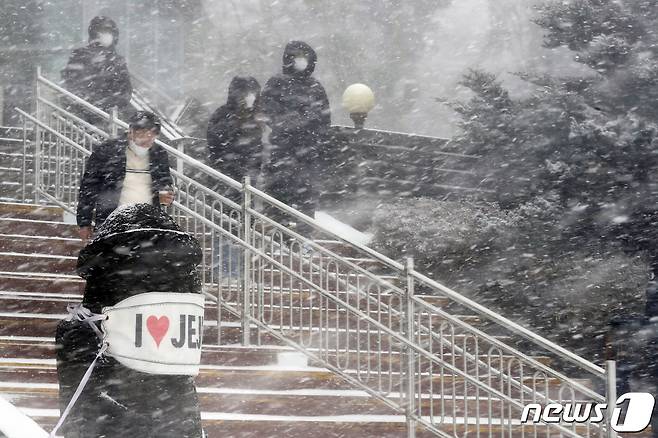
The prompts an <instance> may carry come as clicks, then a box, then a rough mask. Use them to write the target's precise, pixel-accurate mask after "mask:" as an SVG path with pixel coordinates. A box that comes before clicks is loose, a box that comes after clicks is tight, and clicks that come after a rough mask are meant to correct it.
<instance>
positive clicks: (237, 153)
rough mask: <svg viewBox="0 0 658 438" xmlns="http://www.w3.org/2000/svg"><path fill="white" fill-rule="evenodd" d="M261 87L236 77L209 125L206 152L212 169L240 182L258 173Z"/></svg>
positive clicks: (253, 81) (254, 82) (253, 80)
mask: <svg viewBox="0 0 658 438" xmlns="http://www.w3.org/2000/svg"><path fill="white" fill-rule="evenodd" d="M259 105H260V85H259V84H258V81H257V80H256V79H254V78H252V77H248V76H247V77H245V76H236V77H235V78H233V80H232V81H231V85H230V86H229V90H228V100H227V102H226V104H225V105H223V106H221V107H219V108H218V109H217V111H215V113H214V114H213V115H212V117H211V118H210V121H209V122H208V135H207V137H208V151H209V152H210V161H211V164H212V166H213V167H214V168H215V169H217V170H219V171H220V172H222V173H224V174H226V175H228V176H230V177H231V178H233V179H234V180H236V181H238V182H242V180H243V178H244V176H246V175H250V176H251V177H252V178H253V179H254V181H255V179H256V176H257V175H258V173H259V172H260V166H261V161H262V160H261V155H262V153H263V143H262V136H263V128H262V124H261V123H260V122H259V121H258V108H259Z"/></svg>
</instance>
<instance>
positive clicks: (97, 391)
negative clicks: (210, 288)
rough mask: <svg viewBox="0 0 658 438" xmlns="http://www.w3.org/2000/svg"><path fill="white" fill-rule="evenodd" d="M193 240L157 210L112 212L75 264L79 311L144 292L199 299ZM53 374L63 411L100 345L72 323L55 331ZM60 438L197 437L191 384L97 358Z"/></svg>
mask: <svg viewBox="0 0 658 438" xmlns="http://www.w3.org/2000/svg"><path fill="white" fill-rule="evenodd" d="M200 262H201V249H200V247H199V243H198V242H197V240H196V239H195V238H194V237H192V236H190V235H188V234H186V233H184V232H182V231H181V229H180V227H179V226H178V225H177V224H176V223H175V222H174V220H173V219H172V218H171V217H170V216H169V215H167V214H166V213H165V212H163V211H162V210H161V209H160V208H158V207H157V206H152V205H148V204H137V205H130V206H126V207H122V208H120V209H118V210H116V211H115V212H114V213H112V214H111V215H110V216H109V217H108V218H107V220H106V221H105V222H104V223H103V225H102V226H101V227H99V228H98V230H97V235H96V237H95V238H94V240H93V241H92V242H91V243H90V244H89V245H87V246H86V247H85V248H84V249H82V251H81V252H80V255H79V257H78V268H77V269H78V274H79V275H80V276H81V277H83V278H85V279H86V280H87V285H86V288H85V293H84V297H83V301H82V304H83V305H84V306H85V307H86V308H88V309H89V310H91V311H92V312H94V313H101V311H102V309H103V307H106V306H114V305H116V304H117V303H119V302H120V301H122V300H124V299H126V298H128V297H132V296H135V295H138V294H142V293H147V292H154V291H157V292H164V293H167V292H172V293H201V282H200V279H199V276H198V274H197V271H196V268H197V266H198V264H199V263H200ZM56 342H57V345H58V349H57V374H58V378H59V385H60V408H61V410H62V412H63V410H64V408H65V407H66V406H67V404H68V402H69V400H70V399H71V397H72V395H73V393H74V391H75V390H76V388H77V386H78V384H79V383H80V381H81V379H82V376H83V375H84V373H85V371H86V370H87V368H88V367H89V365H90V364H91V362H92V361H93V360H94V357H95V356H96V354H97V352H98V351H99V348H100V345H99V344H100V342H99V339H98V338H97V336H96V334H95V333H94V331H93V330H92V329H91V328H90V327H89V326H88V325H87V324H86V323H81V322H77V321H67V320H65V321H62V322H61V323H60V324H59V325H58V327H57V333H56ZM62 431H63V434H64V436H65V437H66V438H97V437H104V438H124V437H140V438H147V437H153V438H155V437H158V438H160V437H172V438H174V437H175V438H201V437H202V430H201V418H200V412H199V402H198V399H197V394H196V390H195V387H194V378H193V377H191V376H186V375H154V374H147V373H142V372H138V371H135V370H132V369H130V368H127V367H125V366H123V365H121V364H120V363H119V362H118V361H117V360H115V359H114V358H112V357H109V356H103V357H102V358H101V359H100V360H99V362H98V363H97V365H96V368H95V369H94V371H93V373H92V375H91V379H90V380H89V382H88V384H87V386H86V387H85V389H84V391H83V393H82V395H81V397H80V399H79V400H78V401H77V403H76V405H75V406H74V408H73V410H72V411H71V414H70V415H69V417H68V419H67V420H66V422H65V423H64V426H63V429H62Z"/></svg>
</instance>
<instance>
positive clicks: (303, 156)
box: [261, 41, 331, 178]
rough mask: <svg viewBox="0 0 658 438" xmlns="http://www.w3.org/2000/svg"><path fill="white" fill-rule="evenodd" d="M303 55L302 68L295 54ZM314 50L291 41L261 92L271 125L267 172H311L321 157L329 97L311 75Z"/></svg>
mask: <svg viewBox="0 0 658 438" xmlns="http://www.w3.org/2000/svg"><path fill="white" fill-rule="evenodd" d="M296 57H304V58H306V60H307V61H308V65H307V67H306V69H305V70H304V71H297V70H296V69H295V63H294V61H295V58H296ZM316 63H317V54H316V53H315V51H314V50H313V49H312V48H311V47H310V46H309V45H308V44H306V43H304V42H301V41H291V42H290V43H288V45H287V46H286V49H285V51H284V54H283V73H282V74H280V75H277V76H274V77H272V78H271V79H270V80H269V81H268V82H267V84H266V85H265V88H264V90H263V94H262V96H261V100H262V108H263V112H264V113H265V115H266V116H267V118H268V119H269V123H270V126H271V128H272V134H271V136H270V142H271V143H272V152H271V156H270V157H271V159H270V165H269V168H270V173H276V174H281V175H282V177H284V178H287V177H288V176H289V175H292V174H298V175H302V176H303V175H309V176H310V175H313V174H314V173H315V169H316V167H317V166H318V165H319V160H320V159H321V158H322V157H321V155H322V147H323V143H324V142H326V140H327V137H328V132H329V128H330V126H331V112H330V109H329V100H328V98H327V93H326V92H325V90H324V88H323V87H322V85H321V84H320V82H318V81H317V80H316V79H315V78H314V77H313V76H312V75H313V72H314V71H315V66H316Z"/></svg>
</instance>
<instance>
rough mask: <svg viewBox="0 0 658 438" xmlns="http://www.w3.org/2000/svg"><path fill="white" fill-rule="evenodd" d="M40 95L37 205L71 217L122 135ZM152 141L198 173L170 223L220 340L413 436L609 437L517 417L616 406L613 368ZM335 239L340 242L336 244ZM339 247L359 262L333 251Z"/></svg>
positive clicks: (41, 83) (592, 427) (57, 92)
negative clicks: (556, 408)
mask: <svg viewBox="0 0 658 438" xmlns="http://www.w3.org/2000/svg"><path fill="white" fill-rule="evenodd" d="M41 88H44V89H45V90H41ZM46 90H47V93H50V94H52V95H53V96H54V98H48V97H46V96H47V93H46ZM36 97H37V105H36V109H37V111H36V115H35V116H32V115H30V114H27V113H25V112H23V111H20V110H18V111H19V113H20V114H21V115H22V117H24V119H25V120H26V121H29V122H30V123H32V124H34V127H35V133H36V134H35V141H34V146H35V147H34V149H35V151H34V152H35V153H34V156H35V160H34V164H35V170H36V171H35V185H34V187H35V188H36V191H37V193H38V195H39V196H40V197H43V198H45V199H47V200H49V201H51V202H54V203H56V204H58V205H60V206H62V207H63V208H65V209H67V210H69V211H73V209H74V207H75V204H76V200H77V199H76V196H77V190H78V184H79V180H80V176H81V173H82V170H83V166H84V158H85V157H86V156H88V155H89V154H90V153H91V151H92V149H93V146H94V145H95V144H97V143H98V142H99V141H100V140H101V139H105V138H108V137H109V136H110V133H114V132H117V130H118V128H122V129H125V128H127V126H126V124H125V123H123V122H122V121H120V120H118V119H117V118H116V114H113V115H111V114H107V113H104V112H103V111H101V110H99V109H97V108H95V107H93V106H91V105H89V104H88V103H86V102H84V101H83V100H82V99H79V98H78V97H76V96H74V95H72V94H71V93H69V92H68V91H66V90H64V89H62V88H61V87H59V86H58V85H56V84H54V83H52V82H51V81H49V80H48V79H46V78H45V77H43V76H41V75H40V74H39V76H38V78H37V93H36ZM67 99H68V100H72V101H74V102H75V103H76V104H79V105H83V106H85V108H86V110H88V111H91V112H93V113H94V114H96V115H99V116H101V117H103V118H104V119H106V120H108V123H109V129H108V131H110V132H109V133H108V132H106V131H104V130H103V129H100V128H98V127H95V126H93V125H91V124H89V123H87V122H86V121H85V120H83V119H82V118H81V117H78V116H76V115H75V114H72V113H71V112H70V111H67V110H66V109H65V108H64V107H63V104H62V103H61V102H62V101H64V100H67ZM159 144H160V145H161V146H162V147H163V148H165V150H167V152H169V153H170V154H171V155H172V156H173V157H175V159H176V160H182V161H184V162H185V164H186V167H187V168H189V169H194V171H195V178H192V177H190V176H187V175H185V174H183V172H178V171H176V170H174V171H173V172H172V173H173V175H174V178H175V179H176V185H177V187H178V198H177V201H176V202H175V203H174V206H173V208H172V211H171V213H172V214H173V215H174V216H175V217H176V218H177V220H178V222H179V223H180V224H181V225H182V226H183V227H184V228H185V229H186V230H187V231H188V232H190V233H193V234H194V235H196V236H197V238H198V239H199V241H200V242H201V245H202V248H203V251H204V260H203V264H202V269H201V275H202V278H203V282H204V285H205V291H206V293H207V294H208V295H209V296H212V297H213V298H214V301H215V302H216V303H217V312H218V319H217V327H216V329H215V330H216V339H217V341H218V342H221V341H222V339H223V336H226V337H228V338H231V337H235V336H236V334H235V333H236V332H235V328H236V327H235V326H236V325H237V326H239V328H240V329H241V333H240V336H241V341H242V342H243V343H251V342H252V340H255V342H256V343H262V342H267V341H268V340H274V339H277V340H279V341H282V342H285V343H286V344H288V345H291V346H293V347H295V348H297V349H299V350H301V351H303V352H304V353H306V354H307V355H308V356H309V357H310V358H311V359H312V360H313V361H315V362H316V363H318V364H321V365H322V366H325V367H327V368H329V369H331V370H332V371H334V372H336V373H337V374H339V375H341V376H342V377H344V378H345V379H347V380H348V381H350V382H352V383H353V384H355V385H356V386H358V387H360V388H362V389H364V390H365V391H367V392H368V393H370V394H371V395H373V396H374V397H376V398H378V399H380V400H381V401H383V402H384V403H386V404H387V405H389V406H390V407H392V408H393V409H395V410H396V411H398V412H401V413H403V414H405V415H406V416H407V419H408V426H409V427H408V435H409V436H413V433H414V431H415V425H416V424H418V425H420V426H424V427H425V428H426V429H428V430H430V431H432V432H434V433H435V434H436V435H438V436H454V437H457V436H464V435H466V434H467V433H468V432H469V431H470V432H471V434H475V435H477V436H482V435H484V434H489V435H491V434H496V435H497V434H499V433H500V432H501V431H504V433H508V432H509V433H510V434H511V433H512V431H513V430H514V429H515V428H519V427H522V430H523V431H524V432H525V433H532V434H537V433H540V432H541V433H544V432H546V433H548V431H550V430H553V431H555V432H557V433H562V434H564V435H566V436H613V435H614V432H613V431H612V430H611V428H609V427H607V426H606V425H605V424H601V423H593V422H590V423H586V424H585V425H567V424H546V423H540V424H536V425H526V426H522V425H521V424H520V421H519V419H520V417H521V412H522V411H523V409H524V405H525V404H526V403H541V404H549V403H566V402H577V401H584V402H592V403H598V402H602V401H608V402H609V403H611V404H612V405H614V403H615V401H616V397H615V394H614V392H615V391H614V384H613V381H611V376H613V375H614V363H613V362H612V363H609V364H608V367H609V369H602V368H600V367H598V366H597V365H595V364H592V363H591V362H588V361H586V360H584V359H582V358H580V357H578V356H577V355H575V354H573V353H571V352H569V351H568V350H565V349H562V348H561V347H559V346H557V345H555V344H554V343H552V342H550V341H548V340H546V339H544V338H542V337H540V336H538V335H536V334H534V333H533V332H531V331H529V330H527V329H525V328H523V327H521V326H519V325H517V324H515V323H513V322H512V321H509V320H507V319H506V318H504V317H502V316H500V315H498V314H496V313H494V312H492V311H490V310H489V309H486V308H484V307H482V306H480V305H478V304H477V303H475V302H473V301H471V300H469V299H467V298H465V297H463V296H462V295H460V294H458V293H456V292H454V291H452V290H451V289H449V288H446V287H445V286H443V285H441V284H440V283H438V282H435V281H434V280H431V279H429V278H427V277H425V276H423V275H422V274H420V273H418V272H417V271H415V270H414V268H413V265H412V264H410V263H408V264H407V265H406V266H403V265H401V264H400V263H398V262H395V261H393V260H391V259H389V258H387V257H385V256H383V255H381V254H379V253H377V252H376V251H374V250H372V249H370V248H368V247H366V246H364V245H360V244H358V243H356V242H353V241H350V239H348V238H345V237H342V236H339V235H336V233H334V232H332V231H331V230H328V229H326V228H325V227H323V226H322V225H320V224H319V223H317V222H316V221H315V220H313V219H311V218H309V217H307V216H305V215H303V214H301V213H299V212H297V211H295V210H294V209H292V208H290V207H288V206H287V205H285V204H283V203H281V202H279V201H277V200H276V199H274V198H272V197H271V196H269V195H267V194H266V193H264V192H262V191H261V190H259V189H257V188H255V187H253V186H251V184H250V181H248V180H246V181H245V182H244V183H243V184H240V183H238V182H236V181H233V180H231V179H230V178H228V177H226V176H225V175H223V174H221V173H220V172H218V171H216V170H215V169H212V168H210V167H208V166H206V165H204V164H203V163H200V162H199V161H197V160H194V159H191V158H190V157H187V156H186V155H185V154H183V153H181V152H180V151H178V150H176V149H175V148H171V147H170V146H168V145H167V144H165V143H162V142H159ZM199 172H201V173H202V174H203V176H204V177H203V178H198V174H199ZM63 175H68V178H67V177H65V176H63ZM200 180H203V183H202V182H200ZM273 218H276V220H274V219H273ZM308 235H313V236H314V239H310V238H308V237H305V236H308ZM331 239H333V241H336V240H338V241H340V242H341V243H342V246H341V247H335V248H333V247H332V246H331V245H335V243H334V242H333V241H331ZM345 249H347V250H349V251H351V252H352V253H353V254H341V253H340V252H341V251H345ZM359 256H365V257H359ZM364 263H365V264H364ZM362 264H363V265H362ZM419 291H422V292H423V293H427V292H428V291H429V292H431V293H432V294H435V295H441V296H442V297H443V298H444V299H445V300H446V302H448V303H447V304H446V305H441V306H433V305H431V304H429V303H428V302H427V300H425V299H423V298H421V297H419V296H416V295H415V294H416V293H417V292H419ZM460 309H467V310H468V311H470V312H471V313H474V314H475V316H476V317H478V318H484V319H486V320H488V321H490V322H493V323H495V325H496V328H498V329H500V328H503V329H504V330H506V331H507V332H511V333H513V334H514V335H517V336H521V337H523V338H525V339H526V340H528V341H531V342H532V344H533V345H534V346H535V347H536V348H538V349H539V350H541V352H548V353H550V354H552V355H554V356H556V357H558V358H559V359H561V360H564V361H568V362H570V363H571V364H573V365H576V366H577V367H579V369H581V370H583V371H584V372H586V373H589V376H588V378H587V379H586V380H579V379H572V378H568V377H567V376H565V375H564V374H563V373H560V372H558V371H557V370H555V369H553V368H551V367H550V366H548V365H546V364H544V363H542V362H541V361H539V360H536V359H535V358H534V357H532V356H530V355H527V354H524V353H522V352H520V351H519V350H518V349H516V348H514V347H512V346H510V345H509V344H508V343H507V342H504V341H502V340H501V339H500V338H499V337H497V336H491V335H489V334H487V333H485V332H484V331H482V330H481V329H478V328H477V327H475V326H474V325H473V324H471V323H468V322H466V321H467V320H464V318H458V317H456V316H455V311H458V310H460ZM222 312H225V313H227V314H228V315H224V314H222ZM224 316H226V318H224ZM231 318H233V321H237V324H236V323H231V322H230V321H228V320H229V319H231ZM224 332H226V333H224ZM592 379H599V380H601V381H603V383H604V384H606V392H605V393H606V396H603V395H600V394H599V393H598V392H597V391H595V390H594V389H591V388H589V387H588V386H587V382H589V381H591V380H592ZM472 428H474V429H475V431H473V430H471V429H472ZM481 434H482V435H481Z"/></svg>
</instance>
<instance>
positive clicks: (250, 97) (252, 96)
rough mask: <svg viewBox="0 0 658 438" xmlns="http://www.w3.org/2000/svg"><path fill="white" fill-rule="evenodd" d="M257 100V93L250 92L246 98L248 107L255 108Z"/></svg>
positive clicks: (245, 101)
mask: <svg viewBox="0 0 658 438" xmlns="http://www.w3.org/2000/svg"><path fill="white" fill-rule="evenodd" d="M255 102H256V95H255V94H251V93H249V94H247V95H246V96H245V98H244V104H245V106H246V107H247V108H253V107H254V103H255Z"/></svg>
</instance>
